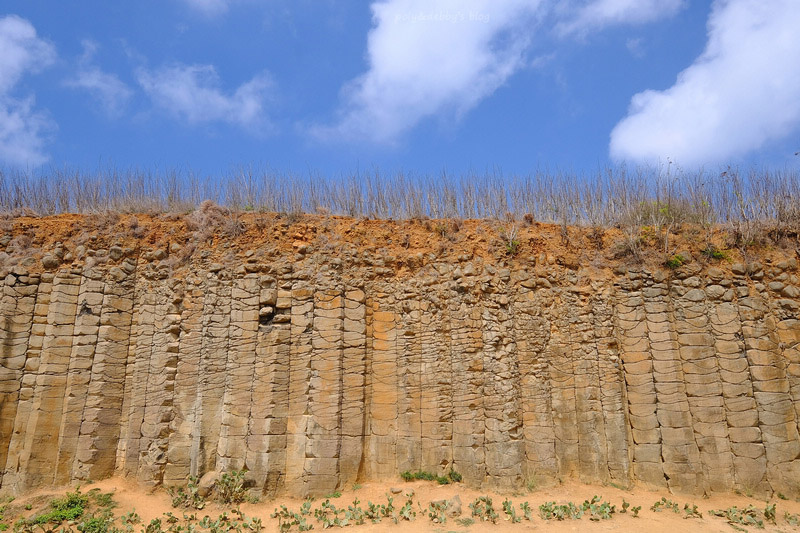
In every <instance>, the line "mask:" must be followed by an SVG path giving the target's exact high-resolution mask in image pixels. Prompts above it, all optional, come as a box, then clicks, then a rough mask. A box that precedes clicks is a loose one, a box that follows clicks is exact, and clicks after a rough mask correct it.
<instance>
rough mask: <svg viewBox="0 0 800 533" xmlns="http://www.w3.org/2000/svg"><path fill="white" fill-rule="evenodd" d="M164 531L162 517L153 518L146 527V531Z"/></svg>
mask: <svg viewBox="0 0 800 533" xmlns="http://www.w3.org/2000/svg"><path fill="white" fill-rule="evenodd" d="M163 531H164V530H163V529H162V528H161V519H160V518H153V519H152V520H150V523H149V524H147V526H146V527H145V528H144V533H162V532H163Z"/></svg>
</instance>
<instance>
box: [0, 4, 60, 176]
mask: <svg viewBox="0 0 800 533" xmlns="http://www.w3.org/2000/svg"><path fill="white" fill-rule="evenodd" d="M55 57H56V52H55V48H53V46H52V45H51V44H49V43H47V42H46V41H43V40H42V39H40V38H39V37H38V36H37V35H36V29H35V28H34V27H33V25H32V24H31V23H30V22H28V21H27V20H25V19H23V18H20V17H18V16H15V15H7V16H5V17H3V18H0V161H3V162H6V163H9V164H13V165H26V164H31V165H38V164H41V163H43V162H45V161H46V160H47V155H46V153H45V151H44V145H45V138H46V135H47V133H48V131H50V130H52V129H54V128H55V124H53V123H52V122H51V121H50V119H49V118H48V117H47V114H46V113H43V112H37V111H36V110H35V109H34V108H33V105H34V98H33V96H27V97H25V98H15V97H14V96H12V92H13V90H14V88H15V87H16V85H17V84H18V83H19V81H20V80H21V79H22V78H23V76H25V74H28V73H36V72H39V71H41V70H42V69H44V68H46V67H48V66H49V65H51V64H52V63H53V61H55Z"/></svg>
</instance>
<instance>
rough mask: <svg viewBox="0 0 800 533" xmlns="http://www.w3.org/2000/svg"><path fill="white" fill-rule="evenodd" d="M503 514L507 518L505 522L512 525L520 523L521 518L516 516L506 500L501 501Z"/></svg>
mask: <svg viewBox="0 0 800 533" xmlns="http://www.w3.org/2000/svg"><path fill="white" fill-rule="evenodd" d="M503 513H505V515H506V516H507V517H508V518H506V520H511V523H512V524H518V523H519V522H522V518H521V517H519V516H517V512H516V511H515V510H514V504H513V502H511V500H509V499H508V498H506V499H505V500H503Z"/></svg>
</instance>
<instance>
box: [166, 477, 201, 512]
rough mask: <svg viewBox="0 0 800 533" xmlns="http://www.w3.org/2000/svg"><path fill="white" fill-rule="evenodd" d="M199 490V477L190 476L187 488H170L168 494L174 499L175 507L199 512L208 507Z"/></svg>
mask: <svg viewBox="0 0 800 533" xmlns="http://www.w3.org/2000/svg"><path fill="white" fill-rule="evenodd" d="M199 490H200V487H199V479H198V478H197V476H189V481H188V483H187V484H186V488H183V487H178V488H175V487H168V488H167V494H169V495H170V497H171V498H172V506H173V507H183V508H186V509H198V510H199V509H202V508H203V507H205V506H206V502H205V500H204V499H203V498H202V497H201V496H200V493H199Z"/></svg>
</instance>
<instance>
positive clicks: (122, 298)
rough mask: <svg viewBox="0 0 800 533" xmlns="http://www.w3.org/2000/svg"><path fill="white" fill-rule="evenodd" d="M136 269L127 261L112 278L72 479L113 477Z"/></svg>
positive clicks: (102, 312) (102, 313) (102, 311)
mask: <svg viewBox="0 0 800 533" xmlns="http://www.w3.org/2000/svg"><path fill="white" fill-rule="evenodd" d="M135 270H136V266H135V264H134V263H133V262H131V261H130V260H125V261H124V262H123V263H122V265H121V267H113V268H111V269H110V270H109V273H108V278H107V280H106V286H105V288H104V290H103V305H102V306H101V309H100V331H99V332H98V335H97V346H96V347H95V353H94V361H93V362H92V373H91V377H90V382H89V387H88V390H87V396H86V404H85V405H84V410H83V423H82V424H81V430H80V436H79V437H78V451H77V454H76V456H75V467H74V470H73V475H72V477H73V479H101V478H103V477H107V476H110V475H111V474H112V473H113V472H114V468H115V459H116V450H117V445H118V443H119V442H118V441H119V436H120V420H121V417H122V404H123V396H124V394H125V382H126V380H125V366H126V363H127V360H128V344H129V342H130V334H131V320H132V317H133V299H134V281H135Z"/></svg>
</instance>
